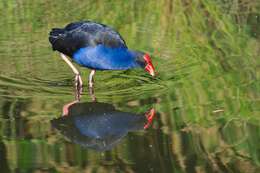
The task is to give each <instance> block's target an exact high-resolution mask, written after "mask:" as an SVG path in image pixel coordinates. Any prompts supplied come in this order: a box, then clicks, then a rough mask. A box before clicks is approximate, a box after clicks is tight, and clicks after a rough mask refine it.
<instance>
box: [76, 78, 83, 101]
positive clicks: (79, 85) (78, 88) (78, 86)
mask: <svg viewBox="0 0 260 173" xmlns="http://www.w3.org/2000/svg"><path fill="white" fill-rule="evenodd" d="M82 85H83V82H82V79H81V76H80V74H76V76H75V97H76V100H78V101H80V97H81V95H82V92H83V87H82Z"/></svg>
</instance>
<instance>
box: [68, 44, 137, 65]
mask: <svg viewBox="0 0 260 173" xmlns="http://www.w3.org/2000/svg"><path fill="white" fill-rule="evenodd" d="M73 59H74V61H76V62H77V63H78V64H80V65H82V66H84V67H88V68H91V69H96V70H126V69H131V68H135V67H139V64H138V63H137V62H136V54H135V53H134V52H132V51H130V50H128V49H127V48H109V47H105V46H103V45H98V46H95V47H85V48H80V49H79V50H78V51H76V52H75V53H74V54H73Z"/></svg>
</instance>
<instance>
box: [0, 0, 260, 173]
mask: <svg viewBox="0 0 260 173" xmlns="http://www.w3.org/2000/svg"><path fill="white" fill-rule="evenodd" d="M259 11H260V3H259V1H257V0H252V1H247V0H241V1H237V0H226V1H224V0H216V1H213V0H195V1H188V0H185V1H184V0H183V1H182V0H154V1H153V0H149V1H148V0H144V1H140V0H138V1H137V0H136V1H134V0H132V1H120V0H114V1H108V0H107V1H104V0H99V1H94V0H88V1H80V0H73V1H72V0H68V1H64V0H55V1H50V0H47V1H43V0H38V1H33V0H26V1H25V0H21V1H12V0H2V1H1V2H0V17H1V18H0V58H1V63H0V96H1V99H0V107H1V114H0V170H1V173H2V172H3V173H5V172H138V173H139V172H155V173H157V172H158V173H159V172H167V173H168V172H189V173H190V172H241V173H247V172H249V173H257V172H260V102H259V101H260V80H259V79H260V77H259V76H260V68H259V67H260V32H259V31H260V15H259ZM85 19H88V20H94V21H97V22H102V23H104V24H107V25H109V26H112V27H113V28H116V29H117V30H118V31H119V32H120V33H121V35H122V36H123V37H124V39H125V41H126V43H127V45H128V47H129V48H132V49H135V50H142V51H146V52H149V53H150V54H151V55H152V59H153V63H154V66H155V69H156V71H157V72H158V76H157V78H155V79H153V78H151V77H150V76H149V75H148V74H146V73H145V72H143V70H141V69H140V70H129V71H107V72H97V73H96V75H95V95H96V97H97V100H98V102H101V103H107V104H110V105H112V106H114V107H115V108H116V110H119V111H123V112H130V113H134V114H141V115H140V116H142V115H144V113H145V112H147V111H148V110H149V109H151V108H154V109H155V111H156V116H155V118H154V120H153V123H152V125H151V126H150V127H149V128H147V129H146V130H138V131H132V132H129V133H128V135H126V136H125V137H123V138H122V139H121V140H120V141H119V142H118V144H117V145H115V146H114V148H112V149H111V150H108V151H104V152H98V151H96V150H93V149H89V148H87V147H84V146H82V145H80V144H77V143H74V142H72V141H71V140H69V139H68V138H66V137H65V136H64V135H63V134H62V133H60V131H59V130H57V129H55V128H53V127H52V126H51V121H52V120H54V119H57V118H59V117H61V115H62V108H63V106H64V105H65V104H67V103H69V102H71V101H73V99H74V95H73V94H74V93H73V78H74V76H73V74H72V72H71V70H70V69H69V67H68V66H67V65H66V64H65V63H64V62H63V61H62V60H61V58H60V57H59V55H58V53H57V52H53V51H52V50H51V47H50V44H49V42H48V32H49V31H50V29H51V28H52V27H63V26H65V25H66V24H67V23H70V22H72V21H78V20H85ZM77 67H78V66H77ZM78 68H79V69H80V71H81V73H82V76H83V80H84V84H85V86H86V84H87V76H88V74H89V70H87V69H84V68H81V67H78ZM90 101H91V98H90V97H89V95H88V92H87V89H86V88H85V90H84V95H83V97H82V100H81V102H82V103H86V102H90Z"/></svg>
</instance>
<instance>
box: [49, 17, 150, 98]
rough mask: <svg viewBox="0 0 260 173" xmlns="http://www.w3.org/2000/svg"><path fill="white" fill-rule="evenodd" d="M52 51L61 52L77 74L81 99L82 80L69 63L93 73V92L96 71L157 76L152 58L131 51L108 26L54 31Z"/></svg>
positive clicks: (84, 24)
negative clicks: (130, 71) (138, 71)
mask: <svg viewBox="0 0 260 173" xmlns="http://www.w3.org/2000/svg"><path fill="white" fill-rule="evenodd" d="M49 41H50V43H51V45H52V49H53V50H54V51H55V50H57V51H58V52H60V55H61V57H62V59H63V60H64V61H65V62H66V63H67V64H68V65H69V66H70V67H71V69H72V71H73V72H74V74H75V87H76V96H77V99H79V98H80V94H81V92H82V79H81V76H80V73H79V71H78V70H77V69H76V68H75V67H74V65H73V64H72V63H71V61H70V60H69V58H67V57H70V58H71V59H72V60H73V61H74V62H76V63H77V64H79V65H81V66H83V67H87V68H89V69H91V72H90V75H89V89H92V88H93V85H94V81H93V76H94V74H95V71H96V70H127V69H132V68H137V67H141V68H144V69H145V70H146V71H147V72H149V73H150V75H152V76H154V75H155V70H154V66H153V64H152V61H151V58H150V56H149V54H147V53H144V52H141V51H134V50H130V49H128V47H127V46H126V43H125V41H124V39H123V38H122V37H121V35H120V34H119V33H118V32H116V31H115V30H114V29H112V28H111V27H109V26H106V25H104V24H100V23H96V22H92V21H82V22H74V23H70V24H68V25H67V26H65V28H53V29H52V30H51V32H50V34H49Z"/></svg>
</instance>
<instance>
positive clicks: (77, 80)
mask: <svg viewBox="0 0 260 173" xmlns="http://www.w3.org/2000/svg"><path fill="white" fill-rule="evenodd" d="M60 55H61V58H62V59H63V60H64V61H65V62H66V63H67V64H68V65H69V67H70V68H71V69H72V71H73V73H74V74H75V90H76V94H75V97H76V99H77V100H80V97H81V94H82V84H83V82H82V79H81V76H80V74H79V71H78V70H77V69H76V67H74V65H73V64H72V63H71V61H70V60H69V59H68V58H67V57H66V56H65V55H64V54H63V53H61V54H60Z"/></svg>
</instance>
